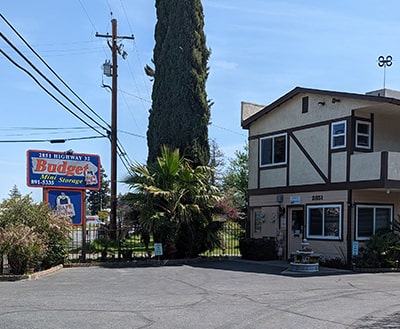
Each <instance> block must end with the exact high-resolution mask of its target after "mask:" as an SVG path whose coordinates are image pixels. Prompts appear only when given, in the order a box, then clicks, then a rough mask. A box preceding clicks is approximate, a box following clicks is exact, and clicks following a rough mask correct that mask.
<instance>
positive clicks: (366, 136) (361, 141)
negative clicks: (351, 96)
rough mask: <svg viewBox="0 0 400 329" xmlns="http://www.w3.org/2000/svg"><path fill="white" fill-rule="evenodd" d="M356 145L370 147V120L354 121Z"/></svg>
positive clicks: (364, 147)
mask: <svg viewBox="0 0 400 329" xmlns="http://www.w3.org/2000/svg"><path fill="white" fill-rule="evenodd" d="M356 147H359V148H363V149H370V148H371V122H367V121H356Z"/></svg>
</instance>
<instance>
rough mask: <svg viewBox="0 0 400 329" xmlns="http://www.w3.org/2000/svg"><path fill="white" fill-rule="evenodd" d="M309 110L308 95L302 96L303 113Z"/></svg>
mask: <svg viewBox="0 0 400 329" xmlns="http://www.w3.org/2000/svg"><path fill="white" fill-rule="evenodd" d="M307 112H308V96H306V97H303V98H302V102H301V113H307Z"/></svg>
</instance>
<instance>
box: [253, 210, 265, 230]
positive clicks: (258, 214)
mask: <svg viewBox="0 0 400 329" xmlns="http://www.w3.org/2000/svg"><path fill="white" fill-rule="evenodd" d="M264 219H265V215H264V213H263V212H262V211H261V210H254V232H255V233H259V232H261V226H262V223H263V222H264Z"/></svg>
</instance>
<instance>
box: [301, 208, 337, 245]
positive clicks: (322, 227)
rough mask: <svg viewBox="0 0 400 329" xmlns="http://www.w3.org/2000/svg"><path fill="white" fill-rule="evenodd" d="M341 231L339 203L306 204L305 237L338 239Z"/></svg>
mask: <svg viewBox="0 0 400 329" xmlns="http://www.w3.org/2000/svg"><path fill="white" fill-rule="evenodd" d="M341 232H342V206H341V205H338V204H330V205H312V206H307V238H315V239H327V240H340V239H341V235H342V233H341Z"/></svg>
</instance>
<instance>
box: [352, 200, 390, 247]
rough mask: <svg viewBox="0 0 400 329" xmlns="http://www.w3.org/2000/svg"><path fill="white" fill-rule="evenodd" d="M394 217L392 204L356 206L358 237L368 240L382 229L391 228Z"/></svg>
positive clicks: (358, 238)
mask: <svg viewBox="0 0 400 329" xmlns="http://www.w3.org/2000/svg"><path fill="white" fill-rule="evenodd" d="M392 218H393V207H392V206H373V205H357V206H356V239H357V240H368V239H369V238H370V237H371V236H372V235H374V234H375V233H376V232H377V231H379V230H381V229H390V227H391V224H392Z"/></svg>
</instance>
